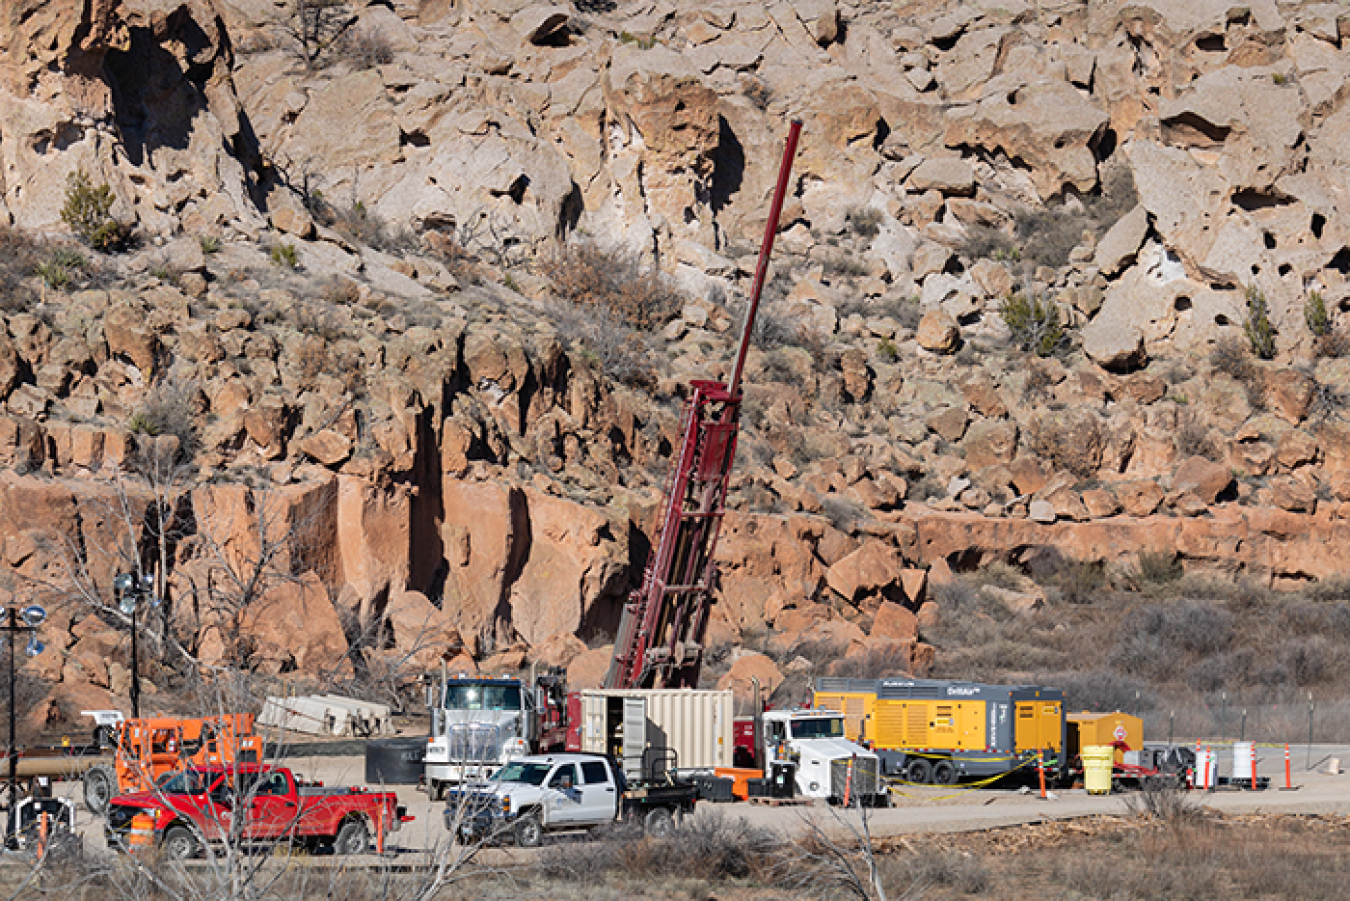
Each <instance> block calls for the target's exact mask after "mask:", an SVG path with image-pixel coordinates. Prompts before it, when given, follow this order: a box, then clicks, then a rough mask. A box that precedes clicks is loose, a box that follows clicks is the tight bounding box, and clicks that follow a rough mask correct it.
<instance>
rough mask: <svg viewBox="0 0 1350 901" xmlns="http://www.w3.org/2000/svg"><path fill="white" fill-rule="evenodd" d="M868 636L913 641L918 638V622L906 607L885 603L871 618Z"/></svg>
mask: <svg viewBox="0 0 1350 901" xmlns="http://www.w3.org/2000/svg"><path fill="white" fill-rule="evenodd" d="M869 634H870V636H871V637H872V638H889V639H895V640H897V641H915V640H917V639H918V637H919V620H918V617H917V616H915V614H914V613H913V612H912V611H910V610H909V609H908V608H907V607H904V606H902V605H900V604H895V603H892V602H890V601H886V602H884V603H882V605H881V606H880V607H878V608H877V612H876V614H875V615H874V616H873V617H872V631H871V632H870V633H869Z"/></svg>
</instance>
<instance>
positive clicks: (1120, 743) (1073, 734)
mask: <svg viewBox="0 0 1350 901" xmlns="http://www.w3.org/2000/svg"><path fill="white" fill-rule="evenodd" d="M1066 720H1067V721H1068V743H1067V745H1066V747H1067V751H1066V754H1067V755H1068V758H1069V760H1070V761H1072V760H1073V759H1074V758H1075V757H1077V756H1078V755H1079V754H1080V753H1082V749H1083V748H1086V747H1088V746H1089V745H1110V746H1111V747H1112V748H1114V749H1115V762H1116V764H1125V763H1129V762H1131V761H1130V760H1129V759H1127V757H1126V755H1127V754H1129V753H1130V752H1132V751H1138V750H1140V749H1142V748H1143V747H1144V721H1143V720H1141V719H1140V718H1139V717H1137V716H1131V715H1130V714H1128V713H1121V712H1120V711H1119V710H1116V711H1113V712H1112V713H1090V712H1088V711H1086V710H1084V711H1082V712H1080V713H1070V714H1069V715H1068V716H1067V717H1066Z"/></svg>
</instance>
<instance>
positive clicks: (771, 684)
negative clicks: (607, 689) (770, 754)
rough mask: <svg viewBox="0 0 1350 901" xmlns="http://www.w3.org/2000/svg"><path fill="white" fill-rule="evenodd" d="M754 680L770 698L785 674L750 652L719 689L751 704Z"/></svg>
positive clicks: (725, 676)
mask: <svg viewBox="0 0 1350 901" xmlns="http://www.w3.org/2000/svg"><path fill="white" fill-rule="evenodd" d="M752 680H758V683H759V688H760V691H761V693H762V697H768V696H769V695H772V694H773V693H774V692H775V691H776V690H777V689H778V686H780V685H782V684H783V673H782V671H781V670H779V669H778V665H777V664H775V663H774V662H773V661H772V660H771V659H769V658H768V657H766V656H764V655H763V654H759V653H755V652H753V651H749V652H745V653H743V654H741V655H740V656H738V657H737V658H736V659H735V661H734V662H733V663H732V664H731V669H730V670H728V671H727V673H726V675H724V676H723V677H722V678H720V679H718V680H717V689H718V691H726V690H727V689H731V690H732V692H734V694H735V697H736V701H737V703H749V702H750V700H751V699H752V698H753V697H754V682H753V681H752ZM569 684H570V683H569Z"/></svg>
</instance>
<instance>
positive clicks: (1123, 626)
mask: <svg viewBox="0 0 1350 901" xmlns="http://www.w3.org/2000/svg"><path fill="white" fill-rule="evenodd" d="M1160 559H1161V558H1160ZM1171 562H1172V558H1171V557H1170V555H1169V556H1168V557H1167V558H1166V559H1165V560H1162V563H1171ZM1158 569H1159V570H1160V571H1161V570H1164V569H1167V567H1165V566H1162V565H1161V563H1160V565H1159V566H1158ZM1056 572H1057V571H1056V570H1053V569H1052V570H1048V571H1039V572H1038V573H1037V574H1036V576H1037V578H1038V579H1039V580H1040V582H1041V584H1043V585H1045V586H1047V589H1048V590H1047V591H1046V597H1047V604H1046V606H1045V607H1043V608H1041V609H1038V610H1026V611H1021V612H1018V611H1013V610H1009V609H1007V608H1006V606H1004V605H1003V604H1001V603H1000V602H999V601H998V600H997V598H994V597H991V596H989V595H988V594H987V593H986V592H983V591H981V590H980V589H979V584H980V583H981V582H986V583H987V582H989V581H991V576H990V575H989V574H987V573H986V574H982V575H981V574H974V573H971V574H963V575H961V576H959V577H958V579H957V581H956V582H955V583H954V584H951V585H944V586H935V587H934V588H933V589H932V599H933V600H935V601H936V602H937V608H938V609H939V610H940V611H941V613H940V617H939V624H938V626H937V627H936V628H932V629H928V630H925V632H924V635H923V636H922V637H923V639H924V640H926V641H928V642H930V643H932V644H933V645H934V646H936V648H937V650H938V653H937V659H936V662H935V666H934V671H933V673H932V675H933V676H934V677H936V678H951V679H973V680H976V681H984V682H993V683H1004V684H1008V683H1023V682H1034V683H1036V684H1043V685H1053V686H1056V687H1059V688H1062V689H1064V691H1065V693H1066V696H1067V703H1068V707H1069V708H1070V709H1089V710H1114V709H1118V710H1124V711H1127V712H1129V713H1134V714H1137V715H1139V716H1141V717H1143V718H1144V722H1145V730H1146V734H1148V735H1150V736H1152V737H1154V738H1157V739H1159V740H1162V739H1163V738H1166V737H1168V736H1169V735H1175V736H1176V737H1178V738H1197V737H1210V736H1224V737H1241V738H1246V739H1250V740H1256V741H1270V742H1286V741H1288V742H1294V743H1299V742H1303V741H1306V739H1307V735H1308V699H1309V696H1310V695H1311V696H1312V699H1313V702H1314V723H1313V725H1314V731H1315V736H1316V739H1317V740H1318V741H1342V740H1350V717H1347V716H1346V715H1345V714H1346V712H1347V711H1350V703H1347V702H1345V701H1344V700H1343V699H1345V698H1347V697H1350V599H1347V595H1350V590H1348V589H1347V588H1346V585H1345V583H1344V582H1341V581H1329V582H1327V583H1325V584H1321V585H1314V586H1312V587H1310V589H1309V590H1308V591H1307V592H1306V593H1303V594H1285V593H1275V592H1272V591H1270V590H1268V589H1265V588H1262V587H1261V586H1259V585H1256V584H1254V583H1252V582H1250V581H1243V580H1237V581H1230V580H1223V579H1214V578H1201V577H1197V576H1193V575H1184V576H1180V575H1179V573H1178V572H1172V571H1169V572H1168V573H1167V579H1166V580H1159V581H1154V582H1149V583H1145V584H1138V575H1137V572H1135V573H1131V574H1128V575H1129V578H1122V574H1121V573H1120V572H1119V571H1111V570H1108V571H1106V572H1105V573H1100V574H1097V575H1096V576H1095V577H1094V578H1093V579H1092V580H1090V581H1092V584H1093V585H1094V586H1095V587H1093V588H1091V589H1086V590H1081V591H1074V592H1072V593H1066V592H1064V591H1063V590H1062V589H1061V590H1057V589H1056V587H1055V586H1056V584H1057V583H1056V579H1057V578H1058V577H1057V576H1056V575H1055V573H1056ZM1079 575H1080V576H1081V577H1082V578H1083V579H1084V580H1085V581H1089V579H1088V576H1086V575H1083V574H1081V573H1080V574H1079ZM1078 577H1079V576H1073V577H1070V578H1074V579H1077V578H1078ZM1095 579H1100V581H1095ZM994 581H996V582H999V581H1003V577H1001V576H999V577H996V578H994ZM1123 584H1133V585H1134V587H1133V588H1131V589H1129V590H1125V589H1123V588H1122V587H1121V586H1122V585H1123ZM1244 711H1246V714H1245V718H1244V713H1243V712H1244Z"/></svg>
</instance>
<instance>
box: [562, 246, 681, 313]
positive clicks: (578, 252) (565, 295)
mask: <svg viewBox="0 0 1350 901" xmlns="http://www.w3.org/2000/svg"><path fill="white" fill-rule="evenodd" d="M541 270H542V272H543V274H544V276H545V277H547V278H548V279H549V281H550V283H551V284H552V288H553V291H554V293H555V294H556V295H557V296H558V297H559V298H560V299H562V300H565V301H568V302H569V303H572V304H575V305H577V306H582V307H599V308H602V309H604V310H607V311H609V313H610V314H611V315H613V316H614V317H616V318H618V319H619V320H620V321H621V322H623V323H624V324H625V325H627V326H628V327H629V328H633V329H637V330H638V331H641V332H650V331H653V330H655V329H659V328H660V327H661V326H663V325H665V324H666V323H667V322H669V321H670V320H671V319H672V318H673V317H674V316H675V315H676V314H678V313H679V311H680V306H681V305H682V303H683V301H684V298H683V297H681V296H680V294H679V292H678V291H676V290H675V289H674V288H673V287H672V286H671V284H670V282H669V280H668V279H667V278H666V277H665V276H664V275H663V274H662V273H661V272H659V271H658V270H657V269H656V268H654V267H652V266H650V265H648V264H647V263H646V262H644V261H643V259H642V257H641V256H640V255H639V254H637V253H635V252H633V251H630V250H624V249H622V248H605V247H601V246H599V245H597V244H592V243H579V244H571V245H568V246H567V247H566V248H564V249H563V250H562V251H561V252H559V253H558V254H557V255H555V256H554V257H552V258H551V259H549V260H546V261H545V262H544V263H543V264H542V265H541Z"/></svg>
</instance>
